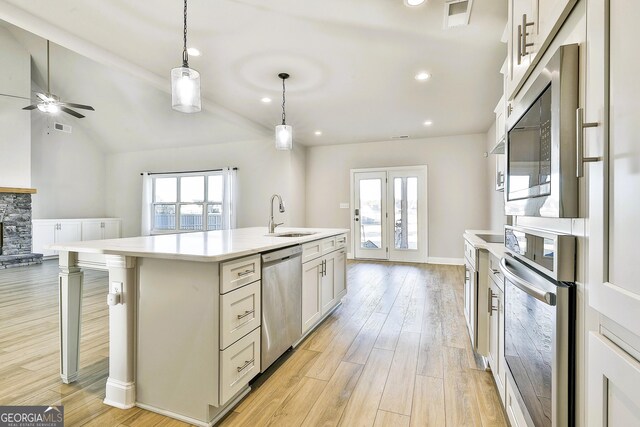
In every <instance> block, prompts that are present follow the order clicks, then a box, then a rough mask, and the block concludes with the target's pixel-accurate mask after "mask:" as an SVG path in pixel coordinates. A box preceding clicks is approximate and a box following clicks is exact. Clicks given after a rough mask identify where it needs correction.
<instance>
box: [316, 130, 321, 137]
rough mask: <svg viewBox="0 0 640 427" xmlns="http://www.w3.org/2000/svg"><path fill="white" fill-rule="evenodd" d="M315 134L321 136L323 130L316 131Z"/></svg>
mask: <svg viewBox="0 0 640 427" xmlns="http://www.w3.org/2000/svg"><path fill="white" fill-rule="evenodd" d="M314 133H315V134H316V136H320V135H322V131H321V130H317V131H315V132H314Z"/></svg>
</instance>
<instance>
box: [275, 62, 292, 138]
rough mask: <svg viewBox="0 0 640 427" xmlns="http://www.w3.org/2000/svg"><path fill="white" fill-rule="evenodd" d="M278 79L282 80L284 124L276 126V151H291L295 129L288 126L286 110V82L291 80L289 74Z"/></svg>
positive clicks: (281, 74)
mask: <svg viewBox="0 0 640 427" xmlns="http://www.w3.org/2000/svg"><path fill="white" fill-rule="evenodd" d="M278 77H280V78H281V79H282V124H281V125H277V126H276V150H291V149H292V148H293V128H292V127H291V126H289V125H287V114H286V112H285V110H284V104H285V86H284V81H285V80H287V79H288V78H289V74H287V73H280V74H278Z"/></svg>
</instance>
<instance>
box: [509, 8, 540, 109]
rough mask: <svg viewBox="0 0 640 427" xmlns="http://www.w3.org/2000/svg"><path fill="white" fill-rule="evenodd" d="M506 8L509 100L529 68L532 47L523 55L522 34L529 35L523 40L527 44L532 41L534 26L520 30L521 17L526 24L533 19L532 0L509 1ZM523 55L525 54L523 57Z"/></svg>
mask: <svg viewBox="0 0 640 427" xmlns="http://www.w3.org/2000/svg"><path fill="white" fill-rule="evenodd" d="M508 6H509V7H508V14H509V18H508V19H509V30H510V31H509V34H510V37H509V39H508V40H507V51H508V59H509V63H508V71H509V73H508V79H507V99H511V97H512V94H513V92H514V90H515V88H516V87H517V86H518V83H520V80H522V77H523V76H524V74H525V72H526V71H527V68H529V64H531V55H530V52H532V51H533V49H532V47H534V46H529V47H528V48H527V50H526V52H527V53H525V49H524V47H523V45H522V39H523V37H522V35H523V32H525V31H526V32H528V33H529V35H528V36H527V40H525V42H528V41H530V40H532V36H533V35H534V33H535V28H534V26H527V28H526V29H525V28H522V24H523V17H525V20H526V22H527V23H531V22H532V20H533V18H534V13H533V1H532V0H509V4H508ZM534 25H535V24H534ZM523 53H525V54H524V55H523Z"/></svg>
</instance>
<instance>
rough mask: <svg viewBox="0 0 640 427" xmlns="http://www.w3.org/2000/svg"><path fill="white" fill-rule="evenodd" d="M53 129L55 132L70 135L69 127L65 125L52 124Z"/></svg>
mask: <svg viewBox="0 0 640 427" xmlns="http://www.w3.org/2000/svg"><path fill="white" fill-rule="evenodd" d="M53 128H54V129H55V130H59V131H60V132H66V133H71V126H69V125H65V124H62V123H58V122H55V123H54V124H53Z"/></svg>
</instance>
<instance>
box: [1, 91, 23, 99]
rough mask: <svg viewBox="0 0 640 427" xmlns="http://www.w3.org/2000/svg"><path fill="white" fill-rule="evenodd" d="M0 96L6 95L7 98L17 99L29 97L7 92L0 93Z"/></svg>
mask: <svg viewBox="0 0 640 427" xmlns="http://www.w3.org/2000/svg"><path fill="white" fill-rule="evenodd" d="M0 96H8V97H9V98H18V99H29V100H30V99H31V98H27V97H26V96H18V95H9V94H8V93H0Z"/></svg>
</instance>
